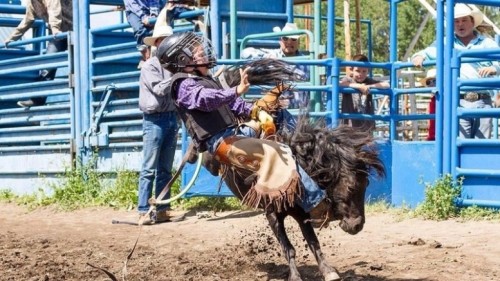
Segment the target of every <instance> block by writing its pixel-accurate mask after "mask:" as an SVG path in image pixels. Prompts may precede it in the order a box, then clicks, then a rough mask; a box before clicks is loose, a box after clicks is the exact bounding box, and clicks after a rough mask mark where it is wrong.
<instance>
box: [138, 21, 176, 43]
mask: <svg viewBox="0 0 500 281" xmlns="http://www.w3.org/2000/svg"><path fill="white" fill-rule="evenodd" d="M172 34H174V32H173V30H172V27H170V26H168V25H160V26H156V27H155V29H154V31H153V35H152V36H149V37H145V38H144V40H143V42H144V44H146V45H148V46H154V44H155V41H156V39H158V38H160V37H168V36H170V35H172Z"/></svg>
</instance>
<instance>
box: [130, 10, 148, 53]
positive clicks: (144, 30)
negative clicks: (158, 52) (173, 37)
mask: <svg viewBox="0 0 500 281" xmlns="http://www.w3.org/2000/svg"><path fill="white" fill-rule="evenodd" d="M127 21H128V23H129V24H130V26H131V27H132V30H134V38H135V41H136V43H137V49H140V48H141V46H143V45H144V42H143V40H144V37H146V36H149V35H151V34H152V32H153V26H145V25H144V24H143V23H142V21H141V18H139V17H138V16H137V15H136V14H133V13H129V12H127Z"/></svg>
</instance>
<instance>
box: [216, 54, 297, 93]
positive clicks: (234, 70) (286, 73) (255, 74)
mask: <svg viewBox="0 0 500 281" xmlns="http://www.w3.org/2000/svg"><path fill="white" fill-rule="evenodd" d="M247 68H248V71H247V73H248V82H249V83H250V84H252V85H272V86H275V85H276V83H277V82H285V83H286V82H294V81H303V80H304V79H305V77H306V74H305V73H304V72H303V71H302V70H300V69H299V68H297V67H296V66H295V65H294V64H292V63H290V62H286V61H283V60H279V59H271V58H267V59H259V60H251V61H248V62H245V63H242V64H237V65H233V66H230V67H227V68H225V69H224V70H223V71H222V73H221V74H220V75H222V76H223V77H219V80H221V79H224V80H225V81H226V83H227V85H228V86H229V87H234V86H237V85H238V84H240V80H241V77H240V69H247ZM220 75H219V76H220Z"/></svg>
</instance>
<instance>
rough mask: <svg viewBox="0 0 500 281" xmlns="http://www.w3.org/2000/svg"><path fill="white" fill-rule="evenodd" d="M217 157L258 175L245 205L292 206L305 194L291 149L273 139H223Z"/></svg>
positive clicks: (282, 207) (276, 207)
mask: <svg viewBox="0 0 500 281" xmlns="http://www.w3.org/2000/svg"><path fill="white" fill-rule="evenodd" d="M215 159H216V160H218V161H220V162H221V163H223V164H226V165H230V166H233V167H235V168H237V169H243V170H247V171H251V172H252V173H253V174H254V175H256V177H255V180H254V182H253V184H252V187H251V188H250V190H249V191H248V193H247V194H246V195H245V197H244V198H243V200H242V202H243V204H245V205H247V206H249V207H251V208H258V207H259V204H261V203H262V205H263V206H264V207H268V206H269V205H273V206H274V207H275V209H276V210H277V211H281V210H283V209H286V208H287V206H293V205H294V202H295V200H296V199H297V198H300V197H301V196H302V193H303V190H302V185H301V184H300V183H299V181H300V177H299V173H298V172H297V165H296V163H295V159H294V158H293V156H292V152H291V150H290V148H289V147H288V146H286V145H284V144H280V143H277V142H274V141H269V140H262V139H256V138H248V137H240V136H231V137H228V138H226V139H224V140H223V141H222V143H221V144H220V145H219V147H218V148H217V151H216V153H215Z"/></svg>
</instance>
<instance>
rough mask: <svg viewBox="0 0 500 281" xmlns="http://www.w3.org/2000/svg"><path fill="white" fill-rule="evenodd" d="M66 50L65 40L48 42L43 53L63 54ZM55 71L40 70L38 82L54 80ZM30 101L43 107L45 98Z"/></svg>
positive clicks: (35, 98) (66, 41) (66, 40)
mask: <svg viewBox="0 0 500 281" xmlns="http://www.w3.org/2000/svg"><path fill="white" fill-rule="evenodd" d="M67 49H68V39H67V38H61V39H55V40H50V41H48V42H47V50H46V51H45V54H53V53H58V52H64V51H66V50H67ZM56 71H57V68H52V69H43V70H40V73H39V75H38V81H50V80H54V78H55V77H56ZM31 100H32V101H33V103H34V104H35V105H44V104H45V102H46V101H47V97H34V98H31Z"/></svg>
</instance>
